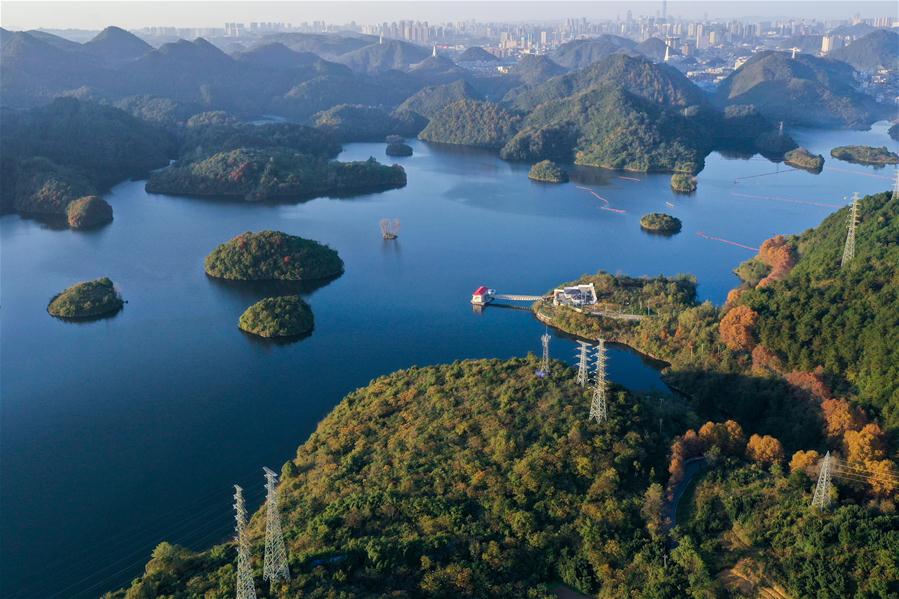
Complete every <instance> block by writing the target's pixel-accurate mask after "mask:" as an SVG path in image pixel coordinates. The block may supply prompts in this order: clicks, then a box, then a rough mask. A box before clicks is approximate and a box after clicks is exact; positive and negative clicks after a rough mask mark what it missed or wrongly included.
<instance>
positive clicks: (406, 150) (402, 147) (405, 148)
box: [384, 142, 412, 156]
mask: <svg viewBox="0 0 899 599" xmlns="http://www.w3.org/2000/svg"><path fill="white" fill-rule="evenodd" d="M384 153H385V154H387V155H388V156H411V155H412V146H410V145H408V144H404V143H401V142H393V143H389V144H387V149H386V150H384Z"/></svg>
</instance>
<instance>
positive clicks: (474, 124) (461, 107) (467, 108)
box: [418, 100, 521, 148]
mask: <svg viewBox="0 0 899 599" xmlns="http://www.w3.org/2000/svg"><path fill="white" fill-rule="evenodd" d="M520 120H521V118H520V117H519V116H517V115H515V114H513V113H511V112H509V111H507V110H506V109H504V108H502V107H501V106H500V105H499V104H494V103H492V102H479V101H476V100H459V101H457V102H454V103H452V104H450V105H449V106H447V107H446V108H444V109H443V110H441V111H439V112H438V113H437V114H435V115H434V117H433V118H432V119H431V121H430V122H429V123H428V126H427V127H425V129H424V131H422V132H421V133H420V134H419V136H418V137H419V139H422V140H424V141H433V142H439V143H447V144H463V145H467V146H478V147H483V148H501V147H502V146H503V145H504V144H505V143H506V142H507V141H509V139H511V138H512V136H513V135H515V132H516V131H517V130H518V126H519V123H520Z"/></svg>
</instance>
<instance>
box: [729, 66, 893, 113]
mask: <svg viewBox="0 0 899 599" xmlns="http://www.w3.org/2000/svg"><path fill="white" fill-rule="evenodd" d="M717 98H718V100H719V102H721V103H724V104H754V105H755V106H756V107H757V108H758V109H759V110H760V111H761V112H762V114H764V115H765V116H766V117H768V118H770V119H772V120H775V121H778V120H783V121H785V122H787V123H792V124H796V125H805V126H810V127H822V126H836V127H851V128H867V126H868V125H870V124H871V123H872V122H874V121H876V120H878V119H880V118H882V117H883V116H885V115H886V114H887V110H886V109H885V107H884V106H881V105H879V104H878V103H877V102H876V101H875V100H874V98H872V97H870V96H867V95H865V94H864V93H862V92H859V91H857V90H856V89H855V79H854V75H853V69H852V67H850V66H849V65H847V64H846V63H843V62H839V61H836V60H830V59H826V58H817V57H815V56H811V55H809V54H799V55H797V57H796V58H795V59H794V58H792V57H791V55H790V54H789V53H785V52H771V51H767V52H758V53H756V54H754V55H753V56H752V57H751V58H750V59H749V60H747V61H746V62H745V63H744V64H743V65H742V66H740V68H739V69H737V70H736V71H734V72H733V73H732V74H731V75H730V76H728V78H727V79H725V80H724V81H723V82H722V83H721V85H720V86H719V87H718V91H717Z"/></svg>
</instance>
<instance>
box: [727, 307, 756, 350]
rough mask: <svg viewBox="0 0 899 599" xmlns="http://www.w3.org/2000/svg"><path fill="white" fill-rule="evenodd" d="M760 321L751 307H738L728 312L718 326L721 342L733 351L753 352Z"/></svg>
mask: <svg viewBox="0 0 899 599" xmlns="http://www.w3.org/2000/svg"><path fill="white" fill-rule="evenodd" d="M758 320H759V315H758V314H757V313H756V312H755V311H754V310H753V309H752V308H750V307H749V306H736V307H735V308H732V309H731V310H728V312H727V314H725V315H724V318H722V319H721V323H720V324H719V325H718V333H719V334H720V335H721V341H723V342H724V344H725V345H726V346H727V347H729V348H730V349H732V350H736V351H738V350H752V348H753V347H755V344H756V336H755V325H756V323H757V322H758Z"/></svg>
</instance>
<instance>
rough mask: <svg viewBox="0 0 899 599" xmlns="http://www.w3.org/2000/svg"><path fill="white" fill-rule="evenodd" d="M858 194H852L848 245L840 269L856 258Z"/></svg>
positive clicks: (847, 236)
mask: <svg viewBox="0 0 899 599" xmlns="http://www.w3.org/2000/svg"><path fill="white" fill-rule="evenodd" d="M858 203H859V197H858V192H855V193H854V194H852V204H851V205H850V206H849V230H848V231H847V233H846V245H844V246H843V259H842V260H841V261H840V268H844V267H845V266H846V265H847V264H849V263H850V262H851V261H852V259H853V258H854V257H855V228H856V226H857V225H858Z"/></svg>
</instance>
